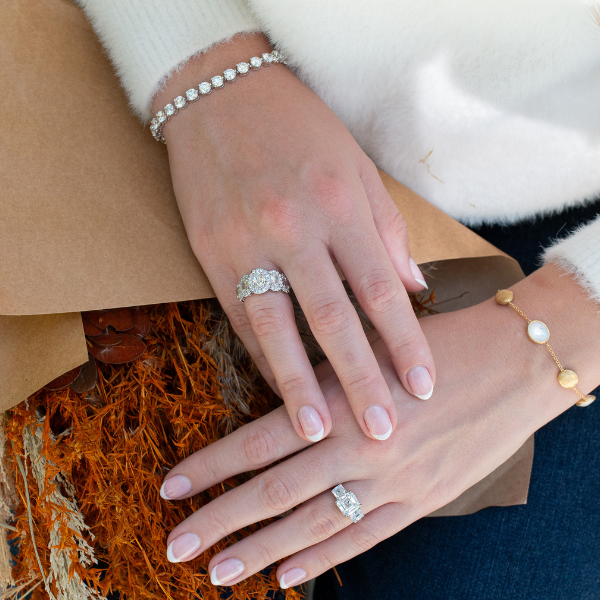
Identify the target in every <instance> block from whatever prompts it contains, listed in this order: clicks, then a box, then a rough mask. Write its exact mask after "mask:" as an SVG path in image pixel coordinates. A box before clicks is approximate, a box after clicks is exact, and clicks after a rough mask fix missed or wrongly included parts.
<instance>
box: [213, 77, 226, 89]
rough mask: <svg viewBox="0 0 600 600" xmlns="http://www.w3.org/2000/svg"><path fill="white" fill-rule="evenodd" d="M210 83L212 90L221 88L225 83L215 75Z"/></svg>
mask: <svg viewBox="0 0 600 600" xmlns="http://www.w3.org/2000/svg"><path fill="white" fill-rule="evenodd" d="M210 82H211V84H212V86H213V87H214V88H221V87H223V85H225V81H224V80H223V77H222V76H221V75H215V76H214V77H213V78H212V79H211V80H210Z"/></svg>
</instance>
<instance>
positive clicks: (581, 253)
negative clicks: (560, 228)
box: [543, 215, 600, 304]
mask: <svg viewBox="0 0 600 600" xmlns="http://www.w3.org/2000/svg"><path fill="white" fill-rule="evenodd" d="M543 262H544V264H547V263H550V262H552V263H555V264H557V265H559V266H560V267H561V268H562V269H563V270H565V271H566V272H567V273H571V274H572V275H574V276H575V279H576V280H577V282H578V283H579V284H580V285H581V286H582V287H583V288H584V289H585V290H586V292H587V294H588V296H589V297H590V299H591V300H593V301H594V302H597V303H598V304H600V215H599V216H597V217H596V219H595V220H594V221H592V222H591V223H588V224H587V225H583V226H582V227H579V228H578V229H576V230H575V231H574V232H573V233H572V234H571V235H570V236H569V237H568V238H566V239H565V240H562V241H559V242H556V243H555V244H554V245H553V246H551V247H550V248H547V249H546V250H545V251H544V254H543Z"/></svg>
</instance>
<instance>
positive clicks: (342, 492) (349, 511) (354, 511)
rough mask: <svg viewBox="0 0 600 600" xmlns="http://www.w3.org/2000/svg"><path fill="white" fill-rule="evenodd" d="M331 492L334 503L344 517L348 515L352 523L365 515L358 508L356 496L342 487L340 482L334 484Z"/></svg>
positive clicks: (359, 505) (359, 504)
mask: <svg viewBox="0 0 600 600" xmlns="http://www.w3.org/2000/svg"><path fill="white" fill-rule="evenodd" d="M331 493H332V494H333V495H334V496H335V498H336V500H335V504H336V506H337V507H338V508H339V509H340V511H341V513H342V514H343V515H344V516H345V517H350V518H351V519H352V522H353V523H358V521H360V520H361V519H362V518H363V517H364V516H365V515H363V513H362V511H361V510H360V507H361V503H360V502H359V501H358V498H357V497H356V496H355V495H354V494H353V493H352V492H349V491H348V490H346V489H345V488H344V486H343V485H342V484H341V483H340V484H339V485H336V486H335V487H334V488H333V489H332V490H331Z"/></svg>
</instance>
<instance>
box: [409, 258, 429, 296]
mask: <svg viewBox="0 0 600 600" xmlns="http://www.w3.org/2000/svg"><path fill="white" fill-rule="evenodd" d="M408 264H409V265H410V272H411V273H412V275H413V277H414V278H415V281H416V282H417V283H418V284H419V285H422V286H423V287H424V288H425V289H426V290H428V289H429V288H428V287H427V284H426V283H425V278H424V277H423V273H421V269H419V267H417V263H416V262H415V261H414V260H413V259H412V258H410V259H409V260H408Z"/></svg>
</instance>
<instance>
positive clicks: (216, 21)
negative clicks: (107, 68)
mask: <svg viewBox="0 0 600 600" xmlns="http://www.w3.org/2000/svg"><path fill="white" fill-rule="evenodd" d="M78 3H79V4H80V6H82V8H83V10H84V11H85V13H86V15H87V16H88V18H89V19H90V21H91V23H92V26H93V27H94V30H95V31H96V34H97V35H98V37H99V38H100V41H101V42H102V44H103V45H104V47H105V49H106V51H107V52H108V55H109V56H110V59H111V61H112V63H113V65H114V67H115V70H116V72H117V75H118V76H119V78H120V79H121V83H122V85H123V87H124V88H125V91H126V92H127V96H128V97H129V102H130V104H131V106H132V108H133V110H134V112H135V113H136V114H137V115H138V116H139V117H140V118H141V119H142V120H144V121H147V120H148V119H150V118H151V116H152V114H151V111H150V105H151V102H152V98H153V97H154V95H155V94H156V92H158V90H159V89H160V87H161V85H162V84H163V83H164V82H165V81H166V79H167V78H168V77H169V75H170V74H171V73H172V72H173V71H174V70H176V69H178V68H181V67H182V66H183V64H185V62H187V61H188V60H189V59H190V58H191V57H192V56H194V55H197V54H200V53H202V52H205V51H206V50H207V49H208V48H209V47H210V46H212V45H213V44H215V43H217V42H220V41H224V40H227V39H229V38H231V37H232V36H234V35H235V34H236V33H240V32H252V31H260V25H259V24H258V22H257V21H256V20H255V19H254V17H253V16H252V14H251V13H250V10H249V8H248V5H247V3H246V1H245V0H202V1H198V0H169V1H168V2H165V0H125V1H123V0H79V1H78ZM242 58H243V57H242Z"/></svg>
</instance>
